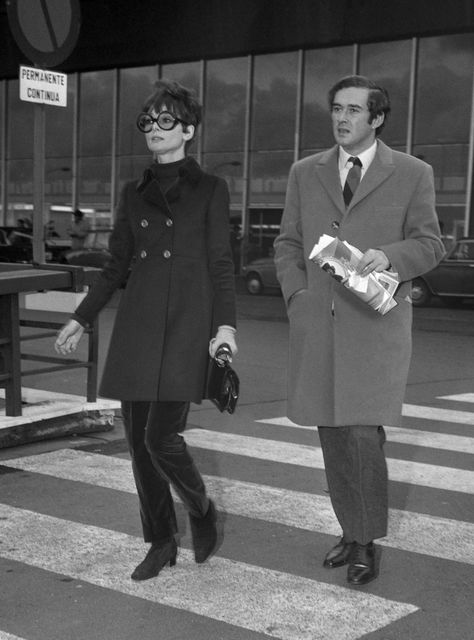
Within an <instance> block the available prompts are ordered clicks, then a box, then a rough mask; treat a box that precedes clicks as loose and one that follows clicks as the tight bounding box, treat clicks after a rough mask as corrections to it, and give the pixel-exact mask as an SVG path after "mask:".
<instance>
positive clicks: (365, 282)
mask: <svg viewBox="0 0 474 640" xmlns="http://www.w3.org/2000/svg"><path fill="white" fill-rule="evenodd" d="M362 255H363V254H362V252H361V251H359V249H357V248H356V247H353V246H352V245H350V244H349V243H348V242H346V241H345V240H340V239H339V238H333V237H332V236H329V235H327V234H324V235H322V236H321V237H320V238H319V241H318V243H317V244H316V245H315V246H314V247H313V250H312V251H311V254H310V256H309V259H310V260H312V261H313V262H315V263H316V264H318V265H319V266H320V267H321V269H323V270H324V271H326V272H327V273H328V274H329V275H330V276H332V277H333V278H334V279H335V280H337V281H338V282H340V283H341V285H343V286H344V287H346V288H347V289H349V290H350V291H352V292H353V293H354V294H355V295H356V296H357V297H358V298H361V300H364V302H366V303H367V304H368V305H369V306H370V307H372V308H373V309H375V311H377V312H378V313H380V314H381V315H385V314H386V313H387V312H388V311H390V309H393V307H394V306H395V305H396V304H397V303H396V301H395V299H394V297H393V296H394V294H395V291H396V290H397V287H398V285H399V283H400V280H399V278H398V274H397V273H395V272H393V271H381V272H379V273H376V272H375V271H373V272H372V273H370V274H369V275H368V276H361V275H360V274H358V273H356V268H357V265H358V263H359V260H360V259H361V257H362Z"/></svg>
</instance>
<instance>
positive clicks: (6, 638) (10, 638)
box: [0, 631, 25, 640]
mask: <svg viewBox="0 0 474 640" xmlns="http://www.w3.org/2000/svg"><path fill="white" fill-rule="evenodd" d="M0 640H25V638H20V636H14V635H12V634H11V633H7V632H6V631H0Z"/></svg>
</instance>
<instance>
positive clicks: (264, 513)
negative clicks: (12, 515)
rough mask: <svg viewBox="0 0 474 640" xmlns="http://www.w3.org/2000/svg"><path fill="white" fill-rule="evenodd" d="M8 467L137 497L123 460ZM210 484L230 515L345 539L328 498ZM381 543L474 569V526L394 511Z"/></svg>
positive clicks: (65, 452) (48, 460)
mask: <svg viewBox="0 0 474 640" xmlns="http://www.w3.org/2000/svg"><path fill="white" fill-rule="evenodd" d="M6 464H7V465H8V466H10V467H13V468H17V469H22V470H24V471H29V472H33V473H42V474H47V475H50V476H54V477H56V478H61V479H64V480H73V481H76V482H84V483H88V484H93V485H96V486H100V487H105V488H108V489H114V490H116V491H124V492H127V493H135V492H136V490H135V484H134V482H133V477H132V473H131V466H130V462H129V460H124V459H122V458H114V457H112V456H103V455H99V454H93V453H86V452H82V451H77V450H75V449H61V450H58V451H52V452H50V453H44V454H40V455H37V456H27V457H24V458H17V459H15V460H7V461H6ZM205 481H206V485H207V487H208V490H209V493H210V495H212V496H213V497H214V498H215V499H216V503H217V504H218V506H219V507H221V508H222V509H223V510H224V511H226V512H227V513H232V514H234V515H239V516H245V517H248V518H255V519H258V520H264V521H267V522H275V523H278V524H283V525H287V526H290V527H297V528H299V529H305V530H308V531H315V532H319V533H327V534H332V535H339V534H340V527H339V525H338V523H337V521H336V518H335V516H334V513H333V510H332V507H331V503H330V500H329V498H328V497H325V496H321V495H317V494H311V493H304V492H300V491H291V490H287V489H279V488H275V487H269V486H266V485H259V484H255V483H252V482H243V481H238V480H230V479H227V478H219V477H216V476H205ZM176 499H177V498H176ZM379 542H380V544H382V545H385V546H387V547H392V548H396V549H401V550H405V551H411V552H413V553H421V554H424V555H429V556H434V557H438V558H443V559H445V560H454V561H457V562H464V563H468V564H474V524H472V523H470V522H462V521H459V520H449V519H447V518H439V517H434V516H430V515H426V514H421V513H413V512H409V511H401V510H397V509H391V510H390V517H389V534H388V537H387V538H386V539H384V540H380V541H379Z"/></svg>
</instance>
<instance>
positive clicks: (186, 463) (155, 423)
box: [122, 401, 209, 543]
mask: <svg viewBox="0 0 474 640" xmlns="http://www.w3.org/2000/svg"><path fill="white" fill-rule="evenodd" d="M188 411H189V402H131V401H124V402H122V416H123V422H124V427H125V436H126V438H127V443H128V448H129V451H130V456H131V459H132V469H133V475H134V478H135V484H136V486H137V491H138V497H139V501H140V516H141V521H142V527H143V537H144V539H145V542H156V543H164V542H167V541H169V540H170V539H171V538H172V537H173V536H174V535H175V534H176V532H177V529H178V527H177V523H176V515H175V510H174V504H173V498H172V496H171V492H170V483H171V484H172V485H173V487H174V489H175V490H176V492H177V494H178V495H179V497H180V498H181V500H182V501H183V503H184V505H185V507H186V509H187V510H188V511H189V513H190V514H191V515H193V516H196V517H198V518H199V517H202V516H204V515H205V514H206V513H207V510H208V508H209V500H208V498H207V496H206V488H205V486H204V482H203V479H202V477H201V474H200V473H199V471H198V470H197V468H196V465H195V464H194V461H193V459H192V457H191V454H190V453H189V451H188V449H187V447H186V443H185V441H184V438H183V436H181V435H180V432H181V431H184V429H185V426H186V419H187V416H188Z"/></svg>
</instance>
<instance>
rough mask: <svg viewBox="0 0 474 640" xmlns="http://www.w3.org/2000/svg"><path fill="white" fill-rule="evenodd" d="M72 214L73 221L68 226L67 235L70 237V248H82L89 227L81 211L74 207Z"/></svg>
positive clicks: (75, 249) (74, 249)
mask: <svg viewBox="0 0 474 640" xmlns="http://www.w3.org/2000/svg"><path fill="white" fill-rule="evenodd" d="M73 215H74V221H73V223H72V226H71V227H70V228H69V236H70V237H71V249H72V250H73V251H77V250H78V249H83V248H84V244H85V242H86V238H87V236H88V235H89V231H90V228H89V223H88V221H87V219H86V218H85V217H84V212H83V211H81V210H80V209H76V210H75V211H74V214H73Z"/></svg>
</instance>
